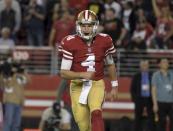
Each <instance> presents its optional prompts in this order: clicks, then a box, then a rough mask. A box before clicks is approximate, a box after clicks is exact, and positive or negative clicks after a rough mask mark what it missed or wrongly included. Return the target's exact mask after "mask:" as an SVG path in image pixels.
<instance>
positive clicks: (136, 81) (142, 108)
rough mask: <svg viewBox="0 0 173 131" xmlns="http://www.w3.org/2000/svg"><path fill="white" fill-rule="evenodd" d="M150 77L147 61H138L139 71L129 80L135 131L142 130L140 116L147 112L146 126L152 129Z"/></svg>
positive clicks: (153, 128) (152, 114)
mask: <svg viewBox="0 0 173 131" xmlns="http://www.w3.org/2000/svg"><path fill="white" fill-rule="evenodd" d="M151 78H152V73H151V72H150V71H149V61H148V60H141V61H140V71H139V72H138V73H136V74H135V75H134V76H133V78H132V82H131V97H132V101H133V102H134V104H135V124H134V129H135V131H142V130H143V129H142V118H143V116H144V113H147V115H146V117H147V119H148V123H147V128H148V129H149V130H150V131H154V130H155V127H154V113H153V110H152V107H153V106H152V105H153V103H152V97H151Z"/></svg>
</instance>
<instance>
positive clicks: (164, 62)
mask: <svg viewBox="0 0 173 131" xmlns="http://www.w3.org/2000/svg"><path fill="white" fill-rule="evenodd" d="M160 68H161V69H164V70H167V69H168V68H169V61H168V60H167V59H162V60H161V62H160Z"/></svg>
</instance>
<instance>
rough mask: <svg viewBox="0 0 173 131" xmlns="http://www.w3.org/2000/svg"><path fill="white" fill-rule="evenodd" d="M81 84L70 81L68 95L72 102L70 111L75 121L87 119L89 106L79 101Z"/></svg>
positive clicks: (86, 120)
mask: <svg viewBox="0 0 173 131" xmlns="http://www.w3.org/2000/svg"><path fill="white" fill-rule="evenodd" d="M81 89H82V85H80V84H76V83H75V82H71V85H70V96H71V102H72V111H73V114H74V118H75V121H76V122H81V121H85V122H86V123H88V121H89V108H88V106H87V105H82V104H80V103H79V96H80V93H81Z"/></svg>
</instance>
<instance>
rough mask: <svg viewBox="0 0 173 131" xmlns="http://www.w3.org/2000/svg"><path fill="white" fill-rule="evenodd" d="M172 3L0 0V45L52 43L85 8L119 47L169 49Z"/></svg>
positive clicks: (70, 27) (156, 0) (164, 0)
mask: <svg viewBox="0 0 173 131" xmlns="http://www.w3.org/2000/svg"><path fill="white" fill-rule="evenodd" d="M172 7H173V1H172V0H0V31H1V38H0V45H4V43H5V44H6V45H8V46H10V47H14V46H13V45H25V46H36V47H38V46H39V47H40V46H54V45H55V44H56V43H59V42H60V41H61V39H62V38H63V37H64V36H66V35H69V34H73V33H75V17H76V14H77V13H79V11H81V10H84V9H89V10H92V11H94V12H95V13H96V14H97V15H98V17H99V20H100V26H99V30H98V31H99V32H102V33H107V34H109V35H110V36H111V37H112V39H113V41H114V43H115V45H116V46H118V47H120V48H125V49H130V50H139V49H150V48H152V49H172V48H173V8H172ZM4 32H6V33H4ZM4 34H6V35H5V36H4Z"/></svg>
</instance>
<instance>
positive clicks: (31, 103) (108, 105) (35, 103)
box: [25, 99, 134, 110]
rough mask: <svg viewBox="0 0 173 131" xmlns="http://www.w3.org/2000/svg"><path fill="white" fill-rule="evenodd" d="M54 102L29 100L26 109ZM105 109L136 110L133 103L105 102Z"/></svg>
mask: <svg viewBox="0 0 173 131" xmlns="http://www.w3.org/2000/svg"><path fill="white" fill-rule="evenodd" d="M53 102H54V101H53V100H39V99H27V100H25V106H26V107H48V106H51V105H52V104H53ZM62 104H63V103H62ZM103 109H121V110H134V103H133V102H107V101H106V102H104V104H103Z"/></svg>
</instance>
